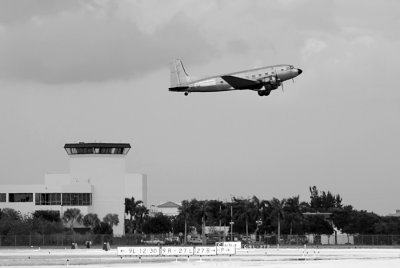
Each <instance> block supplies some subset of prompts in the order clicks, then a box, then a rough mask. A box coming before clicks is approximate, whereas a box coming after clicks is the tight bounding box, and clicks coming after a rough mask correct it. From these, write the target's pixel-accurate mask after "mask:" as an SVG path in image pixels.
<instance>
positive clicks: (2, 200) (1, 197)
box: [0, 193, 7, 203]
mask: <svg viewBox="0 0 400 268" xmlns="http://www.w3.org/2000/svg"><path fill="white" fill-rule="evenodd" d="M6 199H7V194H6V193H0V203H5V202H7V200H6Z"/></svg>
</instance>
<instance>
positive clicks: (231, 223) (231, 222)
mask: <svg viewBox="0 0 400 268" xmlns="http://www.w3.org/2000/svg"><path fill="white" fill-rule="evenodd" d="M232 215H233V208H232V206H231V221H230V222H229V224H230V225H231V242H232V241H233V224H235V223H234V222H233V216H232Z"/></svg>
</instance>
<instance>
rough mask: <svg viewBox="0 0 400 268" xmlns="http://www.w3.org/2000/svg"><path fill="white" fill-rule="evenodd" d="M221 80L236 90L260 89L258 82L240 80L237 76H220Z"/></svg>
mask: <svg viewBox="0 0 400 268" xmlns="http://www.w3.org/2000/svg"><path fill="white" fill-rule="evenodd" d="M221 78H222V79H224V80H225V81H226V82H227V83H228V84H229V85H231V86H232V87H234V88H236V89H251V88H258V87H260V85H261V84H260V82H258V81H254V80H249V79H244V78H240V77H237V76H232V75H223V76H221Z"/></svg>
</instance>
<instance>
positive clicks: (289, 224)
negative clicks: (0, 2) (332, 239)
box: [125, 186, 400, 237]
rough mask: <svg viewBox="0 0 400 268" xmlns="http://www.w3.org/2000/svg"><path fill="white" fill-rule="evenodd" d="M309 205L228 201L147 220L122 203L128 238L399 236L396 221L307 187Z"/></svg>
mask: <svg viewBox="0 0 400 268" xmlns="http://www.w3.org/2000/svg"><path fill="white" fill-rule="evenodd" d="M309 191H310V199H309V201H308V202H305V201H303V202H301V201H300V198H299V196H293V197H289V198H283V199H278V198H272V199H271V200H261V199H259V198H257V197H256V196H253V197H251V198H242V197H233V198H232V199H231V201H220V200H197V199H191V200H183V201H182V203H181V207H180V208H179V214H178V215H177V216H174V217H167V216H165V215H162V214H156V215H154V216H152V217H150V216H149V211H148V209H147V208H146V207H145V206H144V205H143V203H142V202H141V201H135V199H134V198H131V199H126V200H125V205H126V206H125V212H126V214H128V215H130V218H129V219H127V220H126V226H127V229H126V230H125V231H126V233H127V234H129V233H142V232H143V233H166V232H173V233H175V234H177V233H179V232H181V233H183V234H185V237H186V234H187V233H188V230H189V229H190V228H193V227H194V228H196V230H198V231H199V232H200V233H204V227H205V226H231V223H233V224H232V225H233V232H235V233H240V234H246V236H249V235H250V234H276V235H278V236H279V235H280V234H285V235H304V234H316V235H321V234H327V235H330V234H333V233H334V231H335V230H334V227H335V228H337V229H338V230H340V231H341V232H343V233H347V234H392V235H400V218H399V217H392V216H379V215H377V214H375V213H373V212H367V211H365V210H356V209H354V208H353V206H351V205H344V204H342V198H341V196H340V195H339V194H332V193H331V192H330V191H327V192H325V191H319V190H318V189H317V187H316V186H312V187H309Z"/></svg>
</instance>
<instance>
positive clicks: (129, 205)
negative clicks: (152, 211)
mask: <svg viewBox="0 0 400 268" xmlns="http://www.w3.org/2000/svg"><path fill="white" fill-rule="evenodd" d="M143 207H144V206H143V201H141V200H137V201H136V200H135V198H134V197H131V198H125V214H129V216H130V220H129V222H130V224H133V221H134V220H135V227H134V228H133V230H132V228H131V229H130V232H131V233H132V231H134V232H135V233H136V232H137V231H138V229H139V225H140V222H138V220H139V221H140V220H143V215H142V214H143V213H146V211H147V214H148V210H147V209H146V208H145V207H144V208H145V209H143ZM147 214H146V215H147Z"/></svg>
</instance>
